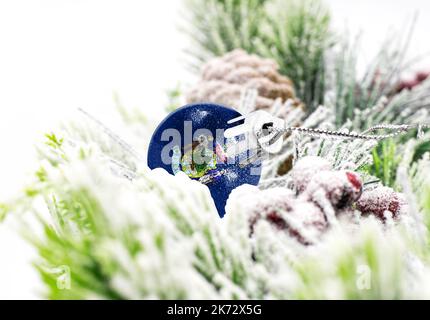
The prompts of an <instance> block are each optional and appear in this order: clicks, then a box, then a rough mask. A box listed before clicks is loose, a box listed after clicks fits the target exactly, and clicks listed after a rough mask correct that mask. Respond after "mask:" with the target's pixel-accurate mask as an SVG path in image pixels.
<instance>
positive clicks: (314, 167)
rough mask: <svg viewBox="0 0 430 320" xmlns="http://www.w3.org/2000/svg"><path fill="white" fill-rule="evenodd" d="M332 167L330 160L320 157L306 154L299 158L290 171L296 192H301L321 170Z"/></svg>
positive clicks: (327, 169)
mask: <svg viewBox="0 0 430 320" xmlns="http://www.w3.org/2000/svg"><path fill="white" fill-rule="evenodd" d="M331 169H332V166H331V164H330V162H329V161H328V160H326V159H324V158H321V157H315V156H307V157H303V158H301V159H300V160H299V161H297V163H296V164H295V165H294V167H293V169H292V171H291V177H292V179H293V183H294V186H295V187H296V190H297V191H298V192H303V191H304V190H305V189H306V187H307V185H308V184H309V182H310V181H311V180H312V178H313V177H314V176H315V175H316V174H318V173H319V172H321V171H329V170H331Z"/></svg>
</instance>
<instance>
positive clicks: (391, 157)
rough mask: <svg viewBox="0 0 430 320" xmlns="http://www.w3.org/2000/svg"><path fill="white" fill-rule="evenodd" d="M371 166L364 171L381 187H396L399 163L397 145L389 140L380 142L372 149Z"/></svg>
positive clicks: (399, 157) (399, 156)
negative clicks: (377, 180) (376, 179)
mask: <svg viewBox="0 0 430 320" xmlns="http://www.w3.org/2000/svg"><path fill="white" fill-rule="evenodd" d="M372 156H373V164H372V165H370V166H367V168H366V171H367V172H368V173H369V174H370V175H372V176H374V177H376V178H378V179H379V180H380V181H381V182H382V184H383V185H385V186H389V187H393V188H395V187H396V175H397V167H398V165H399V164H400V161H401V155H400V154H399V153H398V149H397V143H396V142H395V141H394V140H392V139H390V140H387V141H382V142H380V143H379V145H378V146H377V147H376V148H374V149H373V151H372Z"/></svg>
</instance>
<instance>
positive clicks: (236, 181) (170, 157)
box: [147, 103, 261, 217]
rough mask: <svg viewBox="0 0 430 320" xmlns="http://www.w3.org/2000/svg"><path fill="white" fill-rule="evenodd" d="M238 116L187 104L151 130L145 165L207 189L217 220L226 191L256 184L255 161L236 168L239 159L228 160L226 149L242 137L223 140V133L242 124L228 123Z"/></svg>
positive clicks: (221, 108)
mask: <svg viewBox="0 0 430 320" xmlns="http://www.w3.org/2000/svg"><path fill="white" fill-rule="evenodd" d="M240 116H241V115H240V113H239V112H237V111H235V110H233V109H230V108H227V107H224V106H221V105H217V104H211V103H203V104H191V105H187V106H184V107H182V108H179V109H177V110H175V111H174V112H172V113H171V114H169V115H168V116H167V117H166V118H165V119H164V120H163V121H162V122H161V123H160V125H159V126H158V127H157V129H156V130H155V132H154V134H153V136H152V138H151V142H150V144H149V150H148V157H147V159H148V166H149V168H151V169H155V168H163V169H165V170H166V171H167V172H169V173H171V174H173V175H174V174H176V173H178V172H179V171H182V172H184V173H185V174H187V175H188V176H189V177H190V178H191V179H195V180H198V181H200V182H202V183H204V184H205V185H207V187H208V188H209V190H210V193H211V195H212V198H213V200H214V202H215V206H216V208H217V210H218V213H219V215H220V217H223V216H224V214H225V205H226V202H227V199H228V196H229V195H230V192H231V191H232V190H233V189H234V188H236V187H238V186H240V185H242V184H252V185H257V184H258V182H259V180H260V172H261V163H260V162H259V161H256V162H253V163H250V164H247V165H246V166H244V165H239V162H240V159H241V156H240V155H234V156H233V157H231V156H230V157H229V156H228V155H227V153H226V150H227V148H228V147H229V146H230V147H231V146H232V145H234V144H236V143H237V142H238V141H239V140H241V139H243V137H242V138H241V137H239V138H237V137H234V138H230V139H226V138H224V131H225V130H226V129H229V128H231V127H233V126H237V125H238V124H240V123H242V122H243V120H242V122H236V123H234V124H228V123H227V122H228V121H229V120H232V119H234V118H237V117H240Z"/></svg>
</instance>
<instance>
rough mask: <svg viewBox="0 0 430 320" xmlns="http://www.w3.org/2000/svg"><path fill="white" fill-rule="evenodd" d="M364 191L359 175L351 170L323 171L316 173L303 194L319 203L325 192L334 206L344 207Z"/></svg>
mask: <svg viewBox="0 0 430 320" xmlns="http://www.w3.org/2000/svg"><path fill="white" fill-rule="evenodd" d="M361 192H362V183H361V179H360V178H359V176H358V175H357V174H356V173H354V172H351V171H323V172H320V173H318V174H317V175H315V177H314V178H313V179H312V180H311V182H310V183H309V185H308V187H307V188H306V190H305V192H304V194H303V196H304V197H305V198H306V199H308V200H310V201H313V202H315V203H317V204H318V205H320V206H321V205H322V204H321V201H320V200H321V199H318V196H319V195H321V194H323V195H324V196H325V197H327V199H328V200H329V202H330V203H331V205H332V206H333V208H335V209H344V208H346V207H347V206H349V205H351V204H352V203H353V202H354V201H356V200H357V199H358V198H359V197H360V195H361Z"/></svg>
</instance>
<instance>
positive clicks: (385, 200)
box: [357, 187, 406, 221]
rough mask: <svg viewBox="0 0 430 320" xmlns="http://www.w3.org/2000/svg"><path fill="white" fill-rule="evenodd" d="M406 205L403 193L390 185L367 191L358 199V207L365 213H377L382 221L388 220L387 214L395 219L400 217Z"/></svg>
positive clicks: (366, 214)
mask: <svg viewBox="0 0 430 320" xmlns="http://www.w3.org/2000/svg"><path fill="white" fill-rule="evenodd" d="M405 205H406V202H405V200H404V198H403V195H402V194H401V193H398V192H395V191H394V190H393V189H391V188H389V187H378V188H375V189H373V190H370V191H366V192H364V193H363V195H362V196H361V197H360V199H359V200H358V201H357V209H358V210H359V211H361V213H362V214H363V215H365V216H368V215H375V216H376V217H377V218H379V219H381V220H382V221H385V220H386V214H389V215H391V217H392V218H394V219H396V218H398V217H399V215H400V212H401V211H402V209H403V208H404V206H405Z"/></svg>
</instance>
